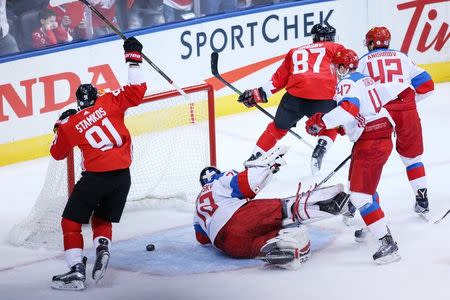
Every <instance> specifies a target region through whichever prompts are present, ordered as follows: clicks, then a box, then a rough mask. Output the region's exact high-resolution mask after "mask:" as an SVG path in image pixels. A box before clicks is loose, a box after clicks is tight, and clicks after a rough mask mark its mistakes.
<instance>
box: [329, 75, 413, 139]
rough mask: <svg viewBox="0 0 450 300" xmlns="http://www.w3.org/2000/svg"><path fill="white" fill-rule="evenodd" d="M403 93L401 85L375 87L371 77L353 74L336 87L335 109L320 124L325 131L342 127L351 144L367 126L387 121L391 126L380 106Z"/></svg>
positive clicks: (387, 116) (386, 114) (387, 115)
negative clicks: (374, 122) (382, 120)
mask: <svg viewBox="0 0 450 300" xmlns="http://www.w3.org/2000/svg"><path fill="white" fill-rule="evenodd" d="M403 89H404V85H403V84H400V83H390V84H376V83H375V81H374V80H373V79H372V78H371V77H369V76H367V75H363V74H361V73H358V72H353V73H352V74H350V75H347V76H346V77H345V78H343V79H342V80H341V81H339V83H338V84H337V86H336V95H335V100H336V102H337V103H338V106H337V107H336V108H334V109H333V110H332V111H330V112H328V113H327V114H325V115H324V116H323V121H324V123H325V125H326V127H327V129H331V128H335V127H338V126H343V127H344V129H345V132H346V134H347V135H348V137H349V138H350V140H351V141H352V142H356V141H357V140H358V139H359V137H360V136H361V134H362V133H363V131H364V128H365V127H366V124H367V123H369V122H372V121H375V120H378V119H381V118H385V117H386V118H388V119H389V120H390V122H391V123H392V125H393V122H392V120H391V119H390V116H389V113H388V112H387V110H386V109H385V108H384V107H383V106H384V105H385V104H386V103H388V102H389V101H391V100H393V99H395V98H397V95H398V94H399V93H400V92H401V91H402V90H403Z"/></svg>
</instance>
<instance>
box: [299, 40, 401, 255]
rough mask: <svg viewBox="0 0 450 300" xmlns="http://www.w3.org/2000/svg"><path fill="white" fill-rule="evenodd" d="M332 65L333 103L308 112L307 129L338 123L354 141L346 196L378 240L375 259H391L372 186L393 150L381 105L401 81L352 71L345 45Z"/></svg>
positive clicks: (393, 250) (352, 58)
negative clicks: (386, 81)
mask: <svg viewBox="0 0 450 300" xmlns="http://www.w3.org/2000/svg"><path fill="white" fill-rule="evenodd" d="M333 64H334V66H335V68H336V70H337V73H338V75H339V77H341V81H339V83H338V84H337V87H336V96H335V100H336V101H337V103H338V106H337V107H336V108H335V109H333V110H332V111H330V112H328V113H327V114H321V113H319V114H315V115H314V116H312V117H311V118H310V119H309V120H308V121H307V122H306V131H307V132H308V133H309V134H311V135H314V136H315V135H318V134H320V132H321V131H322V130H324V129H330V128H338V127H341V132H344V131H345V133H346V134H347V135H348V137H349V138H350V140H351V141H352V142H354V143H355V144H354V146H353V150H352V160H351V164H350V170H349V180H350V201H351V203H353V205H354V206H355V207H356V208H358V209H359V212H360V214H361V216H362V218H363V220H364V222H365V223H366V225H367V227H368V228H369V230H370V231H371V232H372V233H373V234H374V236H375V237H377V238H378V239H379V240H380V242H381V245H380V247H379V249H378V250H377V251H376V252H375V254H374V255H373V259H374V261H375V262H376V263H388V262H392V261H396V260H398V259H399V258H400V256H399V255H398V253H397V251H398V246H397V243H396V242H395V241H394V239H393V238H392V235H391V233H390V231H389V228H388V226H387V224H386V220H385V218H384V212H383V211H382V209H381V207H380V205H379V198H378V194H377V192H376V189H377V186H378V182H379V180H380V177H381V172H382V169H383V166H384V164H385V163H386V161H387V159H388V158H389V155H390V153H391V151H392V140H391V135H392V132H393V126H392V124H391V120H390V118H389V113H388V112H387V111H386V109H384V108H383V105H384V104H386V103H387V102H388V101H389V100H391V99H394V98H395V97H396V96H397V94H398V91H401V90H402V86H401V85H396V84H391V85H389V86H387V85H380V84H376V83H375V82H374V80H373V79H372V78H371V77H369V76H367V75H363V74H361V73H358V72H356V71H355V70H356V68H357V66H358V56H357V55H356V53H355V52H354V51H353V50H350V49H344V50H341V51H339V52H338V53H337V54H336V55H335V57H334V58H333Z"/></svg>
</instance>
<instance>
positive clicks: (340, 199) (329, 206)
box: [317, 192, 350, 215]
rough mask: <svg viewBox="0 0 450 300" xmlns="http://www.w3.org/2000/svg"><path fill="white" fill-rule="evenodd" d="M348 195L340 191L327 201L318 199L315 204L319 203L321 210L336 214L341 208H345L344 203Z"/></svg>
mask: <svg viewBox="0 0 450 300" xmlns="http://www.w3.org/2000/svg"><path fill="white" fill-rule="evenodd" d="M349 197H350V195H349V194H347V193H344V192H340V193H339V194H337V195H336V196H334V198H332V199H330V200H327V201H320V202H318V203H317V204H318V205H319V209H320V210H321V211H325V212H327V213H330V214H333V215H338V214H340V213H341V211H342V210H343V209H345V205H346V204H347V201H348V199H349Z"/></svg>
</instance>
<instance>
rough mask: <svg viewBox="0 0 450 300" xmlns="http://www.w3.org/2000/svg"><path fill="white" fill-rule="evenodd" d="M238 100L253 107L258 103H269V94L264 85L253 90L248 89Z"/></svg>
mask: <svg viewBox="0 0 450 300" xmlns="http://www.w3.org/2000/svg"><path fill="white" fill-rule="evenodd" d="M238 102H240V103H243V104H244V105H245V106H247V107H253V106H255V105H256V103H267V94H266V92H264V89H263V88H262V87H260V88H257V89H252V90H246V91H245V92H243V93H242V94H241V95H240V96H239V98H238Z"/></svg>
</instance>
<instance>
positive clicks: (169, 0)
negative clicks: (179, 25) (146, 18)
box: [163, 0, 194, 22]
mask: <svg viewBox="0 0 450 300" xmlns="http://www.w3.org/2000/svg"><path fill="white" fill-rule="evenodd" d="M192 2H193V1H192V0H163V11H164V20H165V21H166V22H177V21H183V20H185V19H190V18H192V17H194V15H191V16H190V17H188V15H187V13H192Z"/></svg>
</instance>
